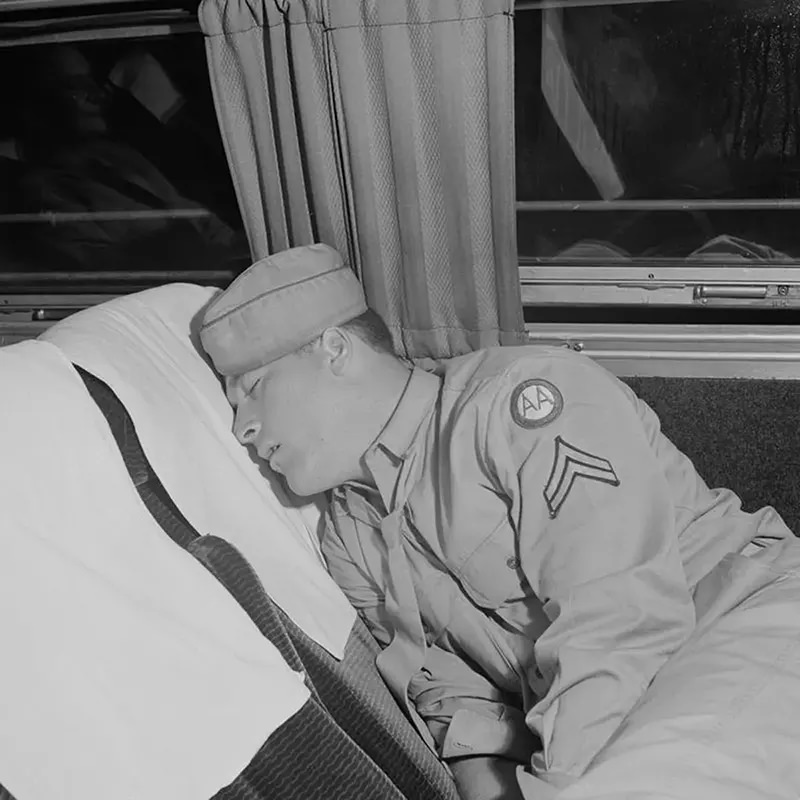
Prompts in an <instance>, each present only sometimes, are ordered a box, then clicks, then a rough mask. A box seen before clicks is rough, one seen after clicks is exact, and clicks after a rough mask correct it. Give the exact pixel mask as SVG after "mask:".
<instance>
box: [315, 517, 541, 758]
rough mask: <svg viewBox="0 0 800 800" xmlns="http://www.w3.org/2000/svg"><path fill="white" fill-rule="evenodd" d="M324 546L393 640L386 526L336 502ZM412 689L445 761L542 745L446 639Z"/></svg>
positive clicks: (331, 564) (378, 633)
mask: <svg viewBox="0 0 800 800" xmlns="http://www.w3.org/2000/svg"><path fill="white" fill-rule="evenodd" d="M322 551H323V555H324V557H325V560H326V562H327V565H328V569H329V571H330V573H331V575H332V576H333V578H334V580H335V581H336V583H337V584H338V585H339V586H340V588H341V589H342V591H343V592H344V593H345V595H347V597H348V599H349V600H350V602H351V604H352V605H353V606H354V607H355V608H356V609H357V610H358V611H359V613H360V614H361V616H362V618H363V619H364V622H365V623H366V625H367V627H368V629H369V630H370V632H371V633H372V635H373V636H374V637H375V638H376V639H377V641H378V642H379V644H380V645H381V646H382V647H386V646H387V645H388V644H389V642H390V641H391V636H392V627H391V621H390V620H389V619H388V616H387V615H386V611H385V608H384V595H383V588H382V573H381V572H380V570H381V568H382V553H383V548H382V546H381V542H380V541H379V529H378V528H377V526H375V525H373V524H370V523H369V522H368V521H366V520H365V519H362V518H357V517H354V516H350V515H349V514H348V513H347V512H346V511H345V510H344V509H342V508H339V509H337V510H332V509H331V510H329V512H328V516H327V520H326V532H325V536H324V538H323V542H322ZM445 636H446V634H445ZM408 694H409V699H410V700H411V702H412V703H414V707H415V708H416V710H417V713H418V714H419V715H420V717H421V718H422V720H423V721H424V722H425V725H426V726H427V728H428V730H429V732H430V734H431V736H432V737H433V740H434V742H435V744H436V747H437V749H438V752H439V755H440V757H441V758H442V759H443V760H445V761H447V760H449V759H454V758H467V757H470V756H483V755H491V756H499V757H503V758H508V759H511V760H514V761H517V762H519V763H529V761H530V757H531V753H532V752H533V751H534V750H535V749H536V747H537V746H538V739H537V738H536V737H535V736H534V735H533V734H532V733H531V731H530V729H529V728H528V727H527V725H526V723H525V716H524V714H523V713H522V711H521V709H519V708H518V707H517V706H516V705H515V704H513V703H511V702H507V698H506V696H505V694H504V693H503V692H502V691H501V690H500V689H498V688H497V687H496V686H495V685H494V684H493V683H492V682H491V681H490V680H489V679H488V678H487V677H486V676H484V675H483V674H481V673H480V672H479V671H478V670H477V669H476V668H475V667H474V666H473V665H472V664H470V663H468V662H467V661H466V660H465V659H463V658H462V657H461V656H460V655H458V654H457V653H455V652H453V650H452V649H448V648H447V647H445V646H439V645H437V644H433V643H431V642H430V641H429V642H428V647H427V651H426V657H425V663H424V665H423V667H422V669H421V670H420V671H419V672H418V673H417V674H416V675H415V676H414V677H413V678H412V680H411V682H410V685H409V688H408Z"/></svg>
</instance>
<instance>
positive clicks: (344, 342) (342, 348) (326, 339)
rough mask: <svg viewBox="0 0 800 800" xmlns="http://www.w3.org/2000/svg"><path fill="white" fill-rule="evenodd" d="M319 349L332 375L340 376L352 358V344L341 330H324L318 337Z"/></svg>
mask: <svg viewBox="0 0 800 800" xmlns="http://www.w3.org/2000/svg"><path fill="white" fill-rule="evenodd" d="M320 349H321V350H322V352H323V355H324V357H325V360H326V362H327V364H328V367H329V369H330V370H331V372H332V373H333V374H334V375H341V374H342V373H343V372H344V370H345V368H346V366H347V364H348V363H349V361H350V359H351V358H352V356H353V342H352V341H351V340H350V337H349V336H348V335H347V333H346V332H345V331H343V330H342V329H341V328H328V329H327V330H325V331H324V332H323V334H322V336H321V337H320Z"/></svg>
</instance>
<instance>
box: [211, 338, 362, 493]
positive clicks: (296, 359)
mask: <svg viewBox="0 0 800 800" xmlns="http://www.w3.org/2000/svg"><path fill="white" fill-rule="evenodd" d="M226 386H227V394H228V399H229V400H230V402H231V404H232V405H233V407H234V409H235V411H236V416H235V420H234V428H233V430H234V434H235V435H236V438H237V439H238V440H239V441H240V442H241V443H242V444H245V445H252V446H253V448H254V449H255V451H256V452H257V453H258V455H259V456H260V457H261V458H262V459H264V460H266V461H268V462H269V465H270V467H271V468H272V469H273V470H274V471H275V472H277V473H279V474H281V475H283V476H284V477H285V479H286V482H287V483H288V485H289V488H290V489H291V490H292V491H293V492H294V493H295V494H298V495H300V496H303V497H307V496H309V495H312V494H317V493H318V492H323V491H327V490H328V489H332V488H333V487H335V486H339V485H341V484H342V483H344V482H346V481H348V480H350V479H352V478H353V477H354V476H355V473H356V471H357V469H358V457H357V456H356V454H354V453H352V452H350V450H351V448H348V446H347V445H348V441H347V436H346V431H345V430H343V429H342V428H343V426H342V424H341V422H342V421H343V418H344V416H345V412H346V409H344V408H342V407H341V406H342V403H341V402H337V400H339V401H341V399H342V398H341V397H337V394H336V387H335V381H334V380H333V377H332V376H331V374H330V372H329V370H327V369H326V367H325V363H324V359H322V358H320V357H318V356H317V354H315V353H313V352H312V353H291V354H289V355H287V356H284V357H283V358H281V359H278V360H277V361H274V362H273V363H271V364H269V365H267V366H266V367H261V368H259V369H256V370H253V371H251V372H247V373H245V374H244V375H242V376H240V377H238V378H228V379H227V381H226ZM354 459H355V461H356V463H355V464H353V463H352V462H353V460H354Z"/></svg>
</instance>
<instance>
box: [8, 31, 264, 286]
mask: <svg viewBox="0 0 800 800" xmlns="http://www.w3.org/2000/svg"><path fill="white" fill-rule="evenodd" d="M0 57H1V60H2V64H0V67H1V69H0V102H2V104H3V113H2V115H0V119H1V120H2V122H0V180H2V182H3V185H4V188H5V191H4V192H3V197H2V201H1V202H0V272H34V271H48V272H51V271H56V272H57V271H92V272H96V271H133V272H136V271H140V270H212V269H213V270H220V269H229V268H230V269H236V268H240V267H241V266H244V265H246V263H247V261H248V259H249V253H248V250H247V245H246V241H245V238H244V235H243V232H242V225H241V220H240V218H239V214H238V210H237V206H236V200H235V196H234V192H233V188H232V185H231V180H230V176H229V172H228V169H227V163H226V160H225V155H224V151H223V149H222V144H221V141H220V137H219V132H218V128H217V123H216V118H215V116H214V109H213V102H212V99H211V94H210V90H209V86H208V75H207V72H206V62H205V55H204V51H203V45H202V38H201V37H200V36H199V34H198V35H196V36H176V37H171V38H169V39H143V40H139V41H136V40H124V41H121V40H115V41H109V42H100V41H93V42H86V43H80V44H76V43H59V42H54V43H52V44H45V45H37V46H19V47H12V48H7V49H6V50H4V51H3V52H2V53H0Z"/></svg>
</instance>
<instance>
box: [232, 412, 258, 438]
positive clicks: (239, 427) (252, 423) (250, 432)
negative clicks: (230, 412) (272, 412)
mask: <svg viewBox="0 0 800 800" xmlns="http://www.w3.org/2000/svg"><path fill="white" fill-rule="evenodd" d="M259 433H261V425H260V423H259V422H258V420H254V419H252V418H251V419H248V418H240V417H239V415H238V414H237V415H236V419H235V420H234V423H233V435H234V436H235V437H236V438H237V439H238V441H239V443H240V444H253V442H254V441H255V440H256V437H257V436H258V434H259Z"/></svg>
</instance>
